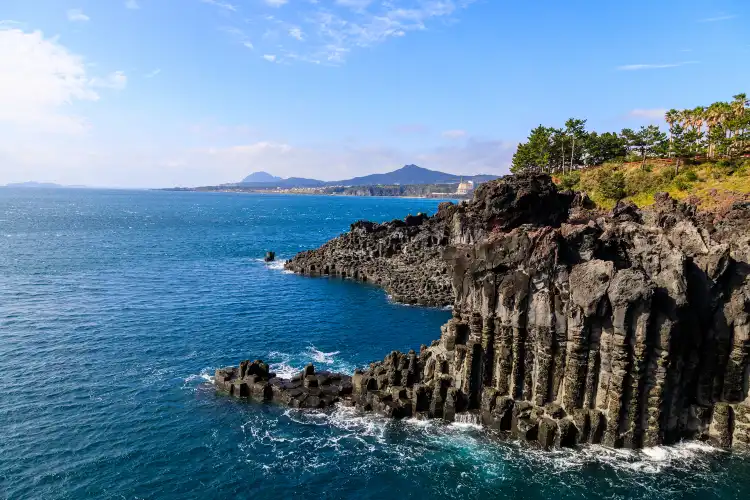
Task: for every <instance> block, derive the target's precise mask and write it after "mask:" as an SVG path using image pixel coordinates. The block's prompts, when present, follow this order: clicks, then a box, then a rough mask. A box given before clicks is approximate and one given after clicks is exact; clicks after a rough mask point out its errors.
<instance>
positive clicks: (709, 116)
mask: <svg viewBox="0 0 750 500" xmlns="http://www.w3.org/2000/svg"><path fill="white" fill-rule="evenodd" d="M720 123H721V106H720V104H719V103H718V102H715V103H713V104H711V105H710V106H709V107H708V109H706V127H707V128H708V157H709V158H711V159H713V158H714V156H716V151H715V150H716V148H715V146H714V144H713V142H712V141H711V137H712V135H713V134H712V132H713V130H714V129H715V127H716V126H717V125H719V124H720Z"/></svg>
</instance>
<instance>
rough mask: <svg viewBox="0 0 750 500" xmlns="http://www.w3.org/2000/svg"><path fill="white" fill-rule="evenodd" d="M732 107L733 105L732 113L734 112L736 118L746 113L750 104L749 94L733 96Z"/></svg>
mask: <svg viewBox="0 0 750 500" xmlns="http://www.w3.org/2000/svg"><path fill="white" fill-rule="evenodd" d="M732 99H734V100H733V101H732V104H731V107H732V114H734V117H735V118H741V117H742V115H743V114H744V113H745V108H747V107H748V106H750V100H748V98H747V94H744V93H743V94H737V95H734V96H732Z"/></svg>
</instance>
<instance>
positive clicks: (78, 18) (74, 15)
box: [68, 9, 91, 23]
mask: <svg viewBox="0 0 750 500" xmlns="http://www.w3.org/2000/svg"><path fill="white" fill-rule="evenodd" d="M90 20H91V18H90V17H89V16H87V15H86V14H84V13H83V11H82V10H81V9H70V10H69V11H68V21H72V22H78V23H81V22H86V21H90Z"/></svg>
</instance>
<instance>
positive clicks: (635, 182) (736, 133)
mask: <svg viewBox="0 0 750 500" xmlns="http://www.w3.org/2000/svg"><path fill="white" fill-rule="evenodd" d="M664 118H665V121H666V123H667V125H668V126H669V130H668V131H667V132H664V131H662V130H661V129H659V127H657V126H655V125H649V126H643V127H641V128H640V129H638V130H637V131H636V130H631V129H624V130H622V131H621V132H619V133H616V132H605V133H601V134H600V133H597V132H589V131H587V130H586V120H579V119H573V118H571V119H570V120H568V121H567V122H566V123H565V126H564V127H563V128H554V127H545V126H543V125H539V126H538V127H537V128H535V129H534V130H532V131H531V134H530V135H529V138H528V140H527V141H526V142H525V143H522V144H520V145H519V146H518V149H517V151H516V154H515V155H514V156H513V164H512V166H511V171H512V172H514V173H520V172H525V171H534V172H547V173H550V174H553V176H554V178H555V180H556V182H558V184H559V185H560V187H561V188H563V189H574V190H582V191H586V192H587V193H588V194H589V196H590V197H591V198H592V199H593V200H594V202H596V203H597V204H598V205H600V206H603V207H611V206H613V205H614V204H615V203H616V202H617V201H618V200H620V199H623V198H628V199H631V200H632V201H634V202H635V203H636V204H638V205H648V204H650V203H653V195H654V194H655V193H656V192H659V191H667V192H669V193H670V194H671V195H672V196H674V197H675V198H678V199H679V198H686V197H688V196H691V197H692V198H693V200H694V201H696V202H698V203H702V204H704V205H712V204H715V203H721V200H724V202H726V203H728V202H729V200H730V199H732V197H735V198H736V197H737V195H742V196H745V195H747V193H750V159H748V158H750V101H749V100H748V98H747V95H746V94H737V95H736V96H734V97H733V100H732V101H731V102H716V103H714V104H711V105H710V106H708V107H702V106H700V107H697V108H695V109H690V110H682V111H678V110H675V109H672V110H669V111H668V112H667V113H666V115H665V117H664Z"/></svg>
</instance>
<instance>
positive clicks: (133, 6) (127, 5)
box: [125, 0, 141, 10]
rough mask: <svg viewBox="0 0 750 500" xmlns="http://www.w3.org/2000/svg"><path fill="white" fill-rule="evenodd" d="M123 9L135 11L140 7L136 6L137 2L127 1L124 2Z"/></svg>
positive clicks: (133, 0)
mask: <svg viewBox="0 0 750 500" xmlns="http://www.w3.org/2000/svg"><path fill="white" fill-rule="evenodd" d="M125 8H126V9H133V10H135V9H140V8H141V6H140V5H138V2H137V0H127V1H126V2H125Z"/></svg>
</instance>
